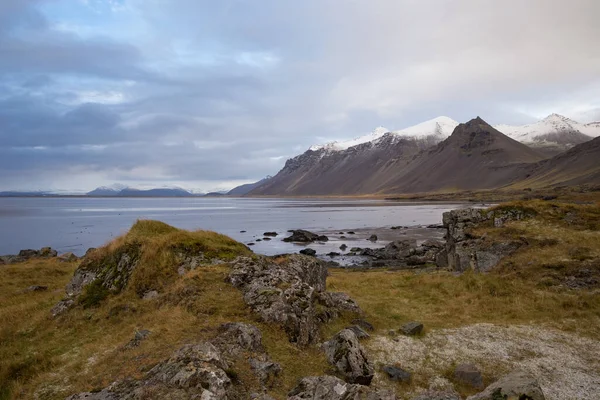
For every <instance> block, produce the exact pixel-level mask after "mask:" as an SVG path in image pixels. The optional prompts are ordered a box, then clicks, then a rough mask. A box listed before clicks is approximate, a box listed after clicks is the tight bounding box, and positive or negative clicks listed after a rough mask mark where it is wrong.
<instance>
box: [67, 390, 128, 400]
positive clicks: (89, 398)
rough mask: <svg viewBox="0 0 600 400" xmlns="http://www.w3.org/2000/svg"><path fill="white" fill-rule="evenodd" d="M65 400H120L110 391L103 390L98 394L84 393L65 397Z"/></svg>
mask: <svg viewBox="0 0 600 400" xmlns="http://www.w3.org/2000/svg"><path fill="white" fill-rule="evenodd" d="M65 400H120V397H119V396H117V394H116V393H112V392H111V391H109V390H107V389H104V390H101V391H100V392H94V393H90V392H84V393H78V394H74V395H72V396H69V397H67V398H66V399H65Z"/></svg>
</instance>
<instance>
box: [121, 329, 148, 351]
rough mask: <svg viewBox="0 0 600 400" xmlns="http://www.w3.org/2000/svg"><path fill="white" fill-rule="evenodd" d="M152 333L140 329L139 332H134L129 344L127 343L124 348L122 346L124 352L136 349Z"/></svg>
mask: <svg viewBox="0 0 600 400" xmlns="http://www.w3.org/2000/svg"><path fill="white" fill-rule="evenodd" d="M151 333H152V332H150V331H149V330H148V329H142V330H139V331H137V330H136V331H135V334H134V335H133V339H131V340H130V341H129V343H127V344H126V345H125V346H123V349H124V350H129V349H134V348H136V347H138V346H139V345H140V344H141V343H142V341H144V340H145V339H146V338H147V337H148V336H150V334H151Z"/></svg>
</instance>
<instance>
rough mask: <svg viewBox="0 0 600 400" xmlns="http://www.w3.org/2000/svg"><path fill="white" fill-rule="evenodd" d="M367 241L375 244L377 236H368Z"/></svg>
mask: <svg viewBox="0 0 600 400" xmlns="http://www.w3.org/2000/svg"><path fill="white" fill-rule="evenodd" d="M369 240H370V241H371V242H376V241H377V235H371V236H369Z"/></svg>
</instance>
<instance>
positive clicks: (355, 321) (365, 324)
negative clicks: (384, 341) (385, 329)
mask: <svg viewBox="0 0 600 400" xmlns="http://www.w3.org/2000/svg"><path fill="white" fill-rule="evenodd" d="M352 323H353V324H354V325H358V326H360V327H361V328H363V329H364V330H366V331H370V332H373V331H374V330H375V328H374V327H373V325H371V323H369V322H367V321H365V320H364V319H360V318H357V319H353V320H352Z"/></svg>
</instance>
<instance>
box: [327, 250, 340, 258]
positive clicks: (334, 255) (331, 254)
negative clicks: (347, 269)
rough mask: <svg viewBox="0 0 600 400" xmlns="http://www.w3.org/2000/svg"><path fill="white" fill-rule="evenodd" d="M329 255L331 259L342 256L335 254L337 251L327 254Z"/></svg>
mask: <svg viewBox="0 0 600 400" xmlns="http://www.w3.org/2000/svg"><path fill="white" fill-rule="evenodd" d="M327 255H328V256H329V257H337V256H340V255H341V254H340V253H337V252H335V251H332V252H329V253H327Z"/></svg>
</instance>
